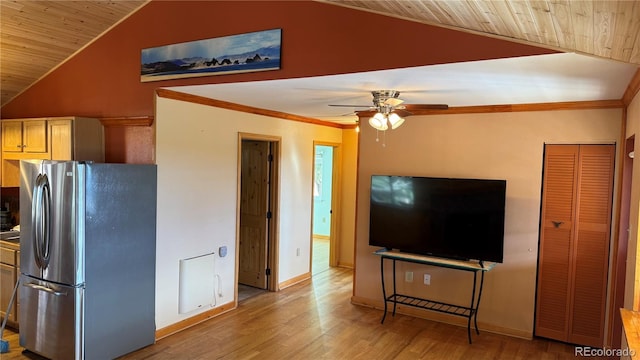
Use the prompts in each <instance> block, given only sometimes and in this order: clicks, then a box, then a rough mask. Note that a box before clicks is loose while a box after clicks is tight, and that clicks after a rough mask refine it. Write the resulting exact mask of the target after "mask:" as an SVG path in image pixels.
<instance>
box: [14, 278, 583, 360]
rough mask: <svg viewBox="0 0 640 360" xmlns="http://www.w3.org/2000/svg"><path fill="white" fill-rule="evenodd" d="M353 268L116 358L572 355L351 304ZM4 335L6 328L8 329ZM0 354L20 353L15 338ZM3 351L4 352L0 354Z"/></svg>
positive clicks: (566, 349) (553, 346)
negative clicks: (385, 314)
mask: <svg viewBox="0 0 640 360" xmlns="http://www.w3.org/2000/svg"><path fill="white" fill-rule="evenodd" d="M351 293H352V271H351V270H348V269H342V268H330V269H329V270H327V271H324V272H322V273H320V274H317V275H316V276H313V278H312V279H311V280H309V281H306V282H303V283H300V284H297V285H294V286H292V287H289V288H287V289H284V290H282V291H280V292H277V293H273V292H272V293H264V294H262V295H259V296H256V297H253V298H250V299H247V300H245V301H244V302H243V303H242V304H241V305H240V307H239V308H238V309H236V310H233V311H231V312H229V313H226V314H224V315H221V316H219V317H216V318H213V319H211V320H208V321H206V322H204V323H201V324H199V325H196V326H193V327H191V328H189V329H187V330H184V331H182V332H180V333H177V334H175V335H172V336H169V337H166V338H164V339H161V340H159V341H158V342H157V343H156V344H155V345H152V346H149V347H146V348H144V349H141V350H139V351H136V352H134V353H131V354H129V355H126V356H124V357H123V358H122V359H172V360H173V359H260V360H266V359H305V360H306V359H311V360H315V359H349V360H351V359H464V360H467V359H480V360H482V359H509V360H511V359H572V358H574V356H573V355H574V348H573V346H571V345H567V344H563V343H558V342H554V341H548V340H543V339H534V340H524V339H517V338H512V337H508V336H502V335H496V334H491V333H488V332H486V331H482V329H480V331H481V333H480V335H479V336H476V335H475V334H474V338H473V341H474V342H473V344H471V345H470V344H468V343H467V334H466V328H462V327H458V326H453V325H447V324H443V323H437V322H433V321H428V320H423V319H418V318H413V317H409V316H403V315H396V316H395V317H390V316H389V317H387V320H386V321H385V323H384V324H380V318H381V316H382V312H381V311H380V310H375V309H371V308H366V307H362V306H356V305H352V304H351V303H350V297H351ZM10 336H11V335H10ZM11 349H12V351H11V352H10V353H9V354H3V355H2V360H5V359H6V360H9V359H11V360H13V359H26V358H27V357H26V356H25V355H24V354H21V353H20V350H21V349H20V348H19V347H18V345H17V339H15V343H12V344H11ZM5 355H6V356H7V357H6V358H5Z"/></svg>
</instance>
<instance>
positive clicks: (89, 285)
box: [19, 160, 157, 360]
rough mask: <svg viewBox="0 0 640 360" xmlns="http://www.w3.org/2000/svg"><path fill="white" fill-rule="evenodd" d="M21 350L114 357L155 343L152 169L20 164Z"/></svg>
mask: <svg viewBox="0 0 640 360" xmlns="http://www.w3.org/2000/svg"><path fill="white" fill-rule="evenodd" d="M20 172H21V180H20V229H21V232H20V272H21V277H20V281H21V286H20V296H19V300H20V302H19V309H20V310H19V319H20V320H19V321H20V323H19V326H20V329H19V331H20V345H21V346H23V347H24V348H25V349H26V350H28V351H31V352H33V353H36V354H39V355H41V356H44V357H47V358H50V359H92V360H93V359H113V358H115V357H118V356H121V355H124V354H126V353H129V352H131V351H134V350H137V349H139V348H142V347H144V346H147V345H150V344H153V343H154V341H155V256H156V203H157V201H156V199H157V197H156V187H157V186H156V185H157V169H156V166H155V165H127V164H93V163H83V162H75V161H48V160H38V161H21V162H20Z"/></svg>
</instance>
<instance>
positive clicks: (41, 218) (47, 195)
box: [31, 174, 51, 270]
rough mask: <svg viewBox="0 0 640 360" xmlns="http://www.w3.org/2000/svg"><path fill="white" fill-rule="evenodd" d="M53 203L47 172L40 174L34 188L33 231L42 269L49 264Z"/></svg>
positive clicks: (38, 261)
mask: <svg viewBox="0 0 640 360" xmlns="http://www.w3.org/2000/svg"><path fill="white" fill-rule="evenodd" d="M50 205H51V191H50V188H49V179H48V177H47V175H46V174H38V177H37V178H36V183H35V185H34V189H33V199H32V204H31V223H32V224H33V226H32V231H33V236H32V239H33V247H34V250H35V260H36V264H37V265H38V267H39V268H40V269H42V270H44V269H46V268H47V266H49V246H50V243H49V242H50V236H49V235H50V234H49V232H50V224H49V219H50V217H49V210H50Z"/></svg>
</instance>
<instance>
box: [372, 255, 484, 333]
mask: <svg viewBox="0 0 640 360" xmlns="http://www.w3.org/2000/svg"><path fill="white" fill-rule="evenodd" d="M374 254H375V255H378V256H380V278H381V280H382V296H383V297H384V314H383V315H382V320H381V321H380V322H381V323H384V319H385V318H386V316H387V304H388V303H393V313H392V316H395V314H396V306H397V304H402V305H407V306H412V307H416V308H420V309H426V310H432V311H438V312H442V313H446V314H451V315H455V316H462V317H466V318H467V335H468V337H469V344H471V321H472V320H473V323H474V326H475V328H476V334H478V335H480V331H479V330H478V319H477V315H478V307H479V306H480V298H481V297H482V285H483V284H484V273H485V272H487V271H489V270H491V269H493V267H494V266H495V265H496V263H493V262H484V263H483V262H478V261H475V262H474V261H463V260H452V259H443V258H437V257H431V256H423V255H416V254H409V253H402V252H398V251H392V250H388V249H380V250H378V251H376V252H374ZM385 259H387V260H391V261H392V263H393V272H392V274H393V293H392V294H390V295H389V296H387V291H386V288H385V283H384V260H385ZM397 261H402V262H410V263H416V264H423V265H432V266H438V267H444V268H449V269H454V270H462V271H469V272H472V273H473V289H472V291H471V304H470V306H461V305H454V304H449V303H444V302H440V301H434V300H429V299H423V298H419V297H414V296H409V295H406V294H398V292H397V291H396V262H397ZM478 273H480V286H477V279H478ZM476 293H477V297H476Z"/></svg>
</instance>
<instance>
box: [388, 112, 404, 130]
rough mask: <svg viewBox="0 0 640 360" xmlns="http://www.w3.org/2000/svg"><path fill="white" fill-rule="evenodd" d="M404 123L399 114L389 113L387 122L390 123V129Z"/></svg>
mask: <svg viewBox="0 0 640 360" xmlns="http://www.w3.org/2000/svg"><path fill="white" fill-rule="evenodd" d="M403 123H404V118H401V117H400V115H398V114H396V113H391V114H389V124H391V129H397V128H399V127H400V125H402V124H403Z"/></svg>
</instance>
